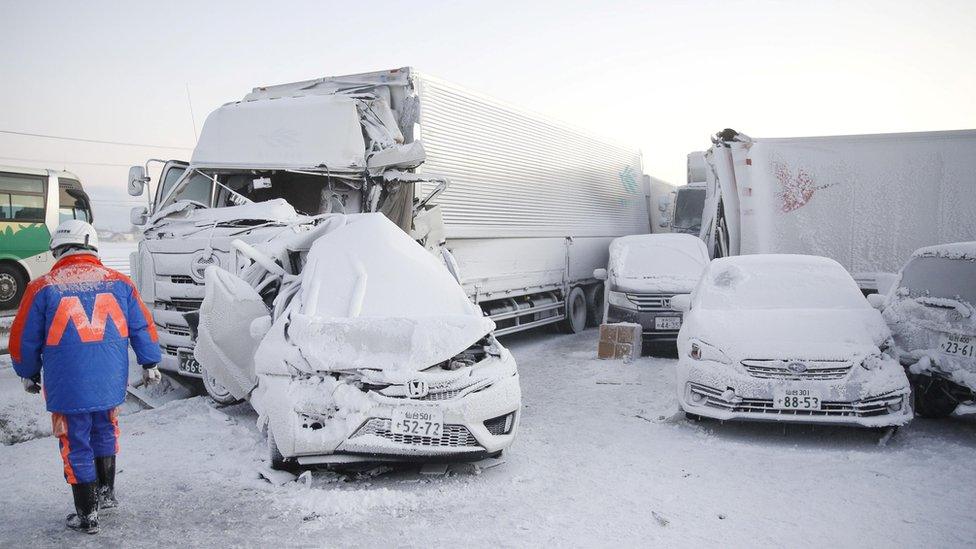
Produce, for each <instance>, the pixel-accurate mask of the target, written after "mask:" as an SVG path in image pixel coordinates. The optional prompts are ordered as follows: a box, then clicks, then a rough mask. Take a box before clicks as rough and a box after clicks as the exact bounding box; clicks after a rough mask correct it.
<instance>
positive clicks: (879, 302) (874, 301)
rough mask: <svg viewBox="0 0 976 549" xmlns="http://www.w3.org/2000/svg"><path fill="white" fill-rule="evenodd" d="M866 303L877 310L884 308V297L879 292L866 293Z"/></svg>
mask: <svg viewBox="0 0 976 549" xmlns="http://www.w3.org/2000/svg"><path fill="white" fill-rule="evenodd" d="M867 300H868V303H870V304H871V306H872V307H874V308H875V309H877V310H879V311H880V310H881V309H884V304H885V297H884V296H883V295H881V294H868V296H867Z"/></svg>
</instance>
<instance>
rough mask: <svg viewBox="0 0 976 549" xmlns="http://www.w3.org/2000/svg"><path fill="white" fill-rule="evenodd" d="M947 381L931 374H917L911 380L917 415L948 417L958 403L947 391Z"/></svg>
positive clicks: (933, 417) (937, 417)
mask: <svg viewBox="0 0 976 549" xmlns="http://www.w3.org/2000/svg"><path fill="white" fill-rule="evenodd" d="M946 385H947V383H946V382H945V381H942V380H940V379H936V378H933V377H932V376H918V377H916V378H915V379H913V380H912V393H913V394H914V395H915V399H914V400H915V403H914V404H915V414H916V415H917V416H918V417H923V418H929V419H940V418H944V417H949V416H950V415H951V414H952V412H954V411H955V410H956V406H957V405H958V404H959V403H958V402H957V401H956V399H955V398H954V397H953V396H952V394H951V393H950V392H949V390H948V387H947V386H946Z"/></svg>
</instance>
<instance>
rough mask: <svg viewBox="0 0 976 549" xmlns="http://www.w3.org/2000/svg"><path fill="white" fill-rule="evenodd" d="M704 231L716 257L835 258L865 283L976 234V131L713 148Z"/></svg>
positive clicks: (728, 133)
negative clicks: (921, 252)
mask: <svg viewBox="0 0 976 549" xmlns="http://www.w3.org/2000/svg"><path fill="white" fill-rule="evenodd" d="M705 160H706V163H707V167H706V169H705V176H706V193H707V194H706V200H705V206H704V211H703V215H702V226H701V233H700V236H701V237H702V239H703V240H705V242H706V243H707V244H708V247H709V250H710V253H711V254H712V255H713V257H721V256H728V255H738V254H757V253H792V254H810V255H820V256H826V257H830V258H832V259H835V260H837V261H838V262H840V263H841V264H842V265H844V267H845V268H847V270H848V271H849V272H850V273H851V274H852V275H853V276H854V278H855V280H857V281H858V284H859V285H860V286H861V288H862V290H864V291H865V292H873V291H877V290H878V289H879V284H880V285H881V289H882V290H884V289H885V288H884V286H885V283H886V281H888V280H890V277H891V276H892V275H891V274H892V273H895V272H897V271H898V269H899V268H900V267H901V266H902V265H903V264H904V263H905V262H906V261H907V260H908V258H909V257H911V254H912V252H913V251H914V250H916V249H917V248H920V247H923V246H930V245H934V244H942V243H947V242H957V241H963V240H974V239H976V130H960V131H943V132H921V133H895V134H878V135H850V136H832V137H797V138H777V139H753V138H750V137H748V136H746V135H744V134H741V133H739V132H736V131H735V130H730V129H726V130H724V131H722V132H720V133H718V134H717V135H716V136H715V138H714V139H713V145H712V147H711V148H710V149H709V150H708V151H706V153H705Z"/></svg>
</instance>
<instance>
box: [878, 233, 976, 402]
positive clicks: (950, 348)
mask: <svg viewBox="0 0 976 549" xmlns="http://www.w3.org/2000/svg"><path fill="white" fill-rule="evenodd" d="M869 299H871V301H872V302H873V303H874V304H875V305H876V306H878V307H881V308H883V309H884V319H885V320H886V321H887V322H888V326H889V327H890V328H891V331H892V332H893V334H894V341H895V345H894V350H895V353H896V356H897V357H898V359H899V360H900V361H901V363H902V365H904V366H905V367H906V368H908V373H909V378H910V380H911V382H912V388H913V390H914V394H915V402H914V404H915V412H916V413H917V414H918V415H919V416H921V417H928V418H940V417H946V416H948V415H950V414H952V412H953V411H955V410H956V408H957V406H958V405H959V404H962V403H971V402H973V401H976V242H956V243H954V244H942V245H939V246H930V247H926V248H921V249H919V250H917V251H916V252H915V253H914V254H912V258H911V260H909V262H908V264H906V265H905V267H904V268H903V269H902V270H901V272H900V273H899V276H898V282H897V283H895V285H894V287H893V290H892V291H891V292H890V293H889V294H888V297H887V300H885V299H884V297H883V296H881V295H872V296H869Z"/></svg>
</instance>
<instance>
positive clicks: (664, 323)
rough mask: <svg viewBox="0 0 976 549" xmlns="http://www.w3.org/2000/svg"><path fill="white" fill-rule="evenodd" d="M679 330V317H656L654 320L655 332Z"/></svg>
mask: <svg viewBox="0 0 976 549" xmlns="http://www.w3.org/2000/svg"><path fill="white" fill-rule="evenodd" d="M680 328H681V317H680V316H658V317H655V318H654V329H655V330H678V329H680Z"/></svg>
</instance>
